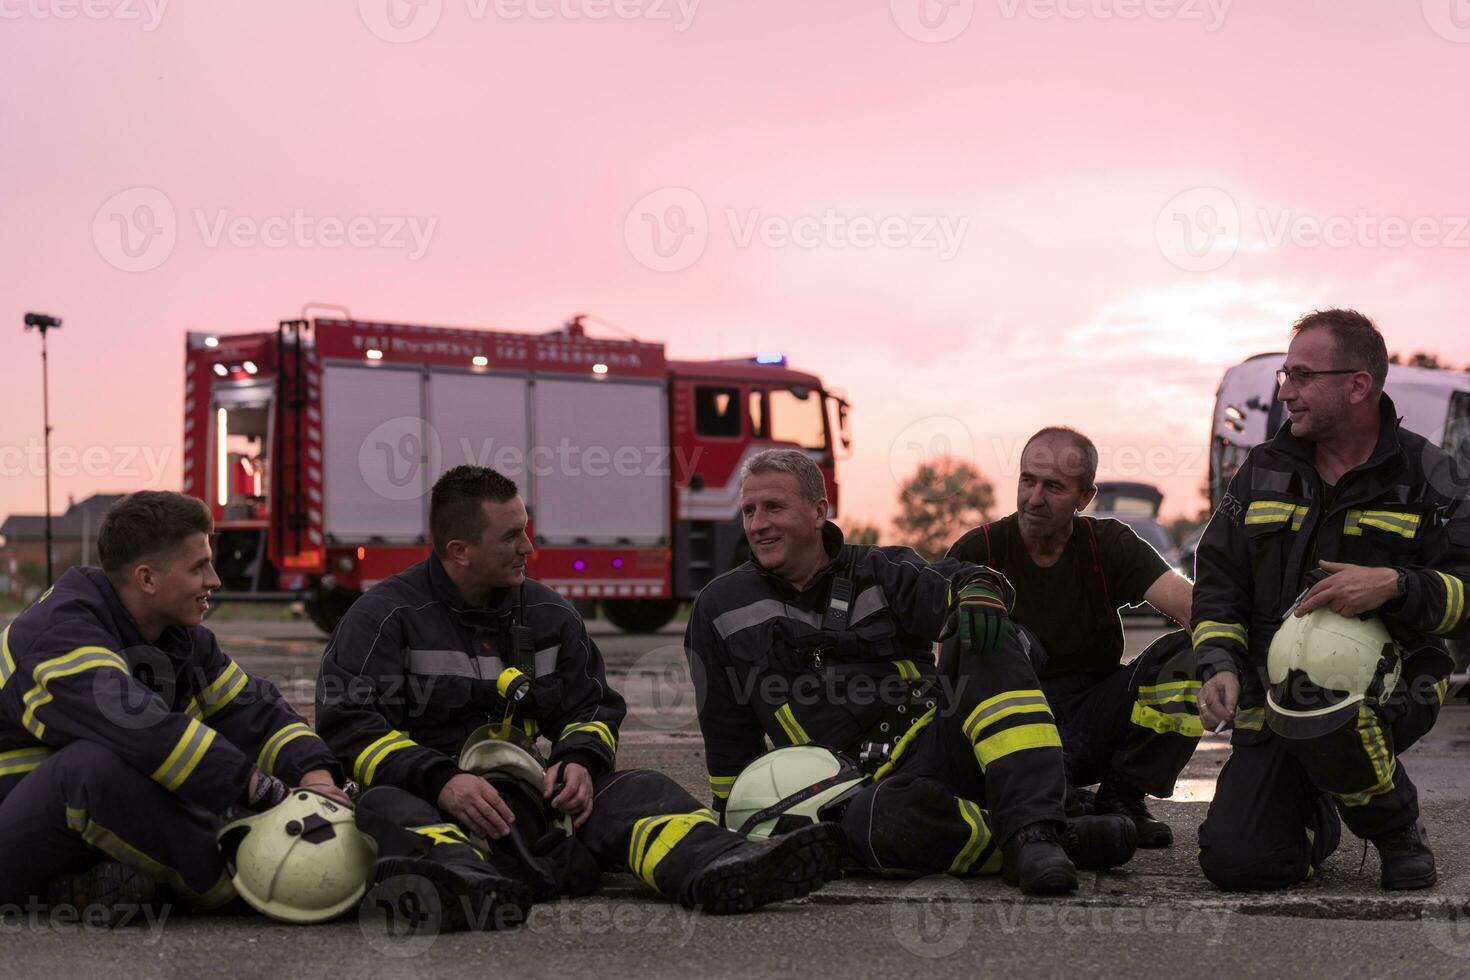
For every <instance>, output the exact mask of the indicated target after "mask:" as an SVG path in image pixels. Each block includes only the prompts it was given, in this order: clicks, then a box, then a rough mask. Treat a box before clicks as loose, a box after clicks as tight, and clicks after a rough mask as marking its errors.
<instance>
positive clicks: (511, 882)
mask: <svg viewBox="0 0 1470 980" xmlns="http://www.w3.org/2000/svg"><path fill="white" fill-rule="evenodd" d="M532 891H533V889H532V887H531V886H530V885H528V884H526V883H525V882H521V881H517V880H516V879H514V878H507V877H505V876H503V875H500V874H496V873H494V872H493V871H492V870H491V869H490V868H489V866H488V865H485V866H483V867H474V866H471V865H464V864H445V863H442V862H440V861H430V860H428V859H426V858H416V857H387V858H380V859H379V860H377V861H375V862H374V863H373V866H372V868H371V869H370V870H369V871H368V881H367V894H365V895H363V897H362V905H361V906H360V912H359V918H361V919H363V920H364V921H366V920H382V921H383V924H384V927H385V929H386V931H387V932H388V933H389V934H390V935H393V936H395V937H402V936H414V935H418V934H420V933H424V934H429V935H435V934H438V933H444V932H457V931H459V930H462V929H469V930H472V931H477V932H478V931H482V930H485V931H489V930H500V929H510V928H512V927H514V926H518V925H520V924H521V923H523V922H525V921H526V916H527V915H529V914H530V911H531V905H532V901H533V898H532Z"/></svg>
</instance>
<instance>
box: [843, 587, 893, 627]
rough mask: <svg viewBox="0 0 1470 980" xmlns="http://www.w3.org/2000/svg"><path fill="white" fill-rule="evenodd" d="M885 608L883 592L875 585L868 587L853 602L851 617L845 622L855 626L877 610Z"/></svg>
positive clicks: (885, 598) (886, 601)
mask: <svg viewBox="0 0 1470 980" xmlns="http://www.w3.org/2000/svg"><path fill="white" fill-rule="evenodd" d="M887 608H888V599H887V597H885V596H884V595H883V590H882V589H881V588H879V587H878V586H876V585H870V586H868V587H867V588H866V589H864V590H863V591H862V594H861V595H859V596H858V597H857V599H855V600H854V601H853V604H852V615H851V616H850V617H848V620H847V621H848V623H849V624H851V625H853V626H856V625H857V624H858V623H861V622H862V621H863V620H864V619H866V618H867V617H868V616H871V615H873V613H875V612H877V611H878V610H879V609H887Z"/></svg>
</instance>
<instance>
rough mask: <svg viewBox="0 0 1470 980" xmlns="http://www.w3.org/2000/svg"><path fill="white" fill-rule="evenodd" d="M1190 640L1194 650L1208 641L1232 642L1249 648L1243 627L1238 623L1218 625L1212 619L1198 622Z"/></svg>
mask: <svg viewBox="0 0 1470 980" xmlns="http://www.w3.org/2000/svg"><path fill="white" fill-rule="evenodd" d="M1190 640H1191V642H1192V643H1193V644H1194V648H1195V649H1196V650H1198V649H1199V648H1200V647H1201V646H1203V645H1204V644H1205V643H1206V642H1207V641H1209V640H1234V641H1235V642H1236V643H1239V644H1240V645H1241V646H1243V647H1249V643H1248V642H1247V638H1246V632H1245V627H1244V626H1242V625H1241V624H1239V623H1219V622H1216V621H1215V620H1213V619H1204V620H1200V623H1199V625H1198V626H1196V627H1195V628H1194V633H1193V634H1192V635H1191V637H1190Z"/></svg>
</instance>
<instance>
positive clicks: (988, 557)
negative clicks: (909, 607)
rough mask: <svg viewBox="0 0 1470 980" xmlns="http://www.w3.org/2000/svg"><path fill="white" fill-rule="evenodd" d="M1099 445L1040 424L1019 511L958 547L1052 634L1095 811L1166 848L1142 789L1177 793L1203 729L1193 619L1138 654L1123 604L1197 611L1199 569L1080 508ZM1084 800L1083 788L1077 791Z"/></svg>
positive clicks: (1047, 643)
mask: <svg viewBox="0 0 1470 980" xmlns="http://www.w3.org/2000/svg"><path fill="white" fill-rule="evenodd" d="M1096 476H1097V448H1096V447H1095V446H1093V444H1092V441H1091V440H1090V439H1088V438H1087V437H1086V436H1084V435H1082V434H1081V433H1080V432H1076V431H1074V430H1072V429H1065V428H1056V427H1054V428H1046V429H1042V430H1041V431H1040V432H1038V433H1036V435H1034V436H1032V437H1031V440H1030V441H1029V442H1028V443H1027V444H1026V448H1025V449H1024V451H1023V452H1022V454H1021V477H1020V481H1019V483H1018V486H1017V493H1016V513H1014V514H1011V515H1010V516H1009V517H1005V518H1002V519H1001V520H999V521H995V522H994V523H991V524H987V525H985V526H983V527H978V528H975V529H973V530H971V531H969V532H967V533H966V534H965V535H964V536H963V537H961V538H960V539H959V540H958V541H956V542H955V543H954V546H953V547H951V548H950V550H949V557H951V558H958V559H960V560H962V561H969V562H976V563H979V564H984V565H988V566H990V567H991V568H994V569H996V570H997V571H1000V572H1001V573H1003V574H1004V575H1005V576H1006V578H1008V579H1009V580H1010V582H1011V584H1012V585H1013V586H1014V587H1015V589H1016V605H1015V608H1014V610H1013V612H1012V617H1011V618H1012V620H1013V621H1014V622H1017V623H1020V624H1021V625H1022V626H1024V627H1025V628H1026V629H1027V630H1028V631H1030V633H1031V634H1032V635H1033V636H1034V637H1035V638H1036V639H1037V640H1039V641H1040V645H1041V648H1042V650H1043V651H1044V653H1045V656H1046V662H1045V664H1043V665H1041V666H1040V667H1039V668H1038V671H1037V673H1038V674H1039V675H1040V678H1041V687H1042V690H1043V691H1044V692H1045V694H1046V697H1047V700H1048V702H1050V704H1051V707H1052V711H1053V712H1054V714H1055V715H1056V719H1057V726H1058V728H1059V729H1060V730H1061V735H1062V745H1063V748H1064V750H1065V753H1066V766H1067V777H1068V782H1069V784H1070V787H1071V788H1072V789H1073V790H1075V789H1077V788H1080V787H1084V786H1090V785H1092V784H1093V783H1101V786H1100V787H1099V790H1098V793H1097V796H1096V799H1095V803H1094V804H1093V807H1094V811H1095V812H1097V813H1121V814H1124V815H1126V816H1128V817H1131V818H1132V819H1133V821H1134V823H1135V824H1136V825H1137V827H1138V844H1139V846H1140V847H1167V846H1168V845H1170V844H1172V843H1173V841H1174V834H1173V831H1171V830H1170V829H1169V825H1168V824H1166V823H1164V822H1163V821H1161V820H1159V819H1157V818H1156V817H1154V815H1153V814H1152V813H1150V812H1149V809H1148V807H1147V805H1146V804H1145V803H1144V794H1145V793H1150V794H1152V795H1154V796H1170V795H1172V794H1173V792H1174V781H1175V780H1176V779H1177V778H1178V775H1179V772H1180V770H1181V769H1183V768H1184V765H1185V763H1187V762H1188V761H1189V757H1190V756H1191V755H1192V754H1193V753H1194V747H1195V744H1196V743H1197V742H1198V741H1199V738H1200V735H1201V734H1202V728H1201V725H1200V720H1199V705H1198V696H1199V688H1200V685H1199V682H1198V681H1196V680H1195V679H1194V676H1195V675H1194V660H1193V654H1192V652H1191V650H1190V643H1189V636H1188V633H1187V632H1186V631H1183V630H1181V631H1178V632H1175V633H1171V634H1168V635H1166V636H1164V637H1162V638H1160V639H1159V640H1156V641H1155V642H1154V643H1153V644H1152V645H1150V646H1149V648H1148V649H1147V650H1146V651H1144V653H1143V654H1142V655H1141V656H1140V657H1138V658H1137V659H1135V660H1134V661H1133V662H1132V663H1130V664H1128V665H1127V666H1126V667H1125V666H1123V665H1122V663H1121V661H1122V657H1123V647H1124V641H1123V623H1122V620H1121V619H1120V618H1119V616H1118V608H1119V607H1120V606H1128V605H1134V604H1137V603H1140V602H1145V601H1146V602H1149V603H1152V604H1153V606H1154V607H1155V608H1156V609H1158V610H1159V611H1160V612H1162V613H1164V615H1166V616H1168V617H1169V618H1171V619H1173V620H1175V621H1176V622H1179V623H1183V624H1188V623H1189V615H1190V593H1191V589H1192V586H1191V585H1190V582H1189V580H1188V579H1186V578H1185V577H1184V576H1182V575H1180V574H1179V573H1178V572H1176V571H1174V570H1173V569H1172V568H1170V567H1169V564H1168V563H1167V562H1165V561H1164V559H1163V558H1161V557H1160V556H1159V553H1158V552H1157V551H1155V550H1154V549H1153V548H1152V547H1151V546H1150V545H1149V544H1148V543H1147V542H1145V541H1144V540H1143V539H1141V538H1140V537H1139V536H1138V535H1137V534H1135V533H1134V531H1133V529H1132V528H1130V527H1129V526H1128V525H1127V524H1124V523H1122V522H1121V521H1114V520H1108V519H1102V520H1096V519H1093V518H1090V517H1083V516H1081V515H1080V514H1079V513H1078V512H1079V511H1081V510H1082V509H1084V508H1085V507H1086V506H1087V505H1088V504H1089V503H1091V501H1092V498H1093V496H1094V495H1095V494H1096V493H1097V486H1096V482H1095V480H1096ZM1072 799H1073V800H1075V801H1076V802H1077V805H1078V806H1085V804H1084V803H1083V802H1082V800H1083V794H1077V793H1075V792H1074V793H1073V794H1072Z"/></svg>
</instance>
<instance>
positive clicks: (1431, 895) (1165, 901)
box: [0, 620, 1470, 980]
mask: <svg viewBox="0 0 1470 980" xmlns="http://www.w3.org/2000/svg"><path fill="white" fill-rule="evenodd" d="M212 625H214V627H215V629H216V632H217V633H218V634H219V637H220V642H221V645H222V646H223V647H224V648H225V650H226V651H227V652H228V653H230V654H231V655H232V656H234V657H235V658H236V659H237V660H239V661H240V663H241V664H242V665H243V666H245V667H246V668H247V669H248V670H250V671H251V672H252V673H261V674H264V675H266V676H268V677H270V678H271V679H272V680H274V681H275V682H276V683H277V684H278V685H279V686H280V687H281V688H282V689H283V690H284V691H286V693H287V695H288V696H289V697H291V698H292V700H293V701H295V702H296V703H297V704H298V706H300V707H301V708H302V709H303V710H304V711H306V712H308V713H309V709H310V697H311V688H312V680H313V678H314V677H315V669H316V660H317V658H319V656H320V654H321V650H322V647H323V645H324V638H323V637H322V636H320V635H319V634H318V633H317V632H316V630H315V629H314V628H313V627H311V626H310V625H309V624H305V623H290V622H287V623H256V622H252V621H249V620H237V621H232V622H219V623H217V624H212ZM591 628H592V632H593V634H594V637H595V639H596V640H597V642H598V643H599V645H600V646H601V648H602V650H603V652H604V655H605V657H606V659H607V661H608V666H609V675H610V678H611V679H612V680H613V682H614V683H615V684H618V685H619V686H620V688H621V690H622V691H623V693H624V695H625V697H627V699H628V702H629V717H628V721H627V723H626V724H625V726H624V729H623V737H622V740H621V750H620V765H622V766H624V767H637V766H648V767H651V768H656V769H660V770H662V771H664V772H666V773H668V774H669V775H670V776H672V777H673V778H674V779H676V780H678V781H679V782H680V783H682V784H683V785H685V786H686V787H688V788H689V790H690V791H691V792H693V793H694V794H695V796H697V797H700V798H703V797H704V796H705V795H706V793H707V790H706V788H705V778H704V776H705V774H704V767H703V758H702V743H701V741H700V737H699V731H698V725H697V723H696V720H695V714H694V690H693V685H692V684H691V683H690V680H689V673H688V669H687V667H686V666H685V665H684V659H683V656H682V647H681V643H680V639H681V637H680V632H679V630H678V628H677V627H676V626H670V627H668V628H666V629H665V630H664V631H663V632H662V633H660V634H658V635H655V636H626V635H623V634H620V633H617V632H616V631H614V630H612V629H611V628H610V627H605V626H604V625H603V624H600V623H596V622H594V623H593V624H592V627H591ZM1159 631H1160V630H1159V628H1157V627H1156V626H1154V625H1152V624H1150V623H1147V622H1143V623H1139V624H1135V625H1134V626H1133V627H1132V628H1130V630H1129V646H1130V650H1132V651H1135V652H1136V651H1137V650H1140V649H1142V647H1143V646H1145V645H1146V644H1147V643H1148V642H1149V641H1150V640H1151V639H1153V638H1154V637H1155V636H1157V635H1158V634H1159ZM1228 754H1229V744H1228V742H1227V741H1226V740H1225V738H1224V737H1223V736H1222V737H1215V736H1206V738H1205V739H1204V741H1202V742H1201V744H1200V747H1199V750H1198V751H1197V752H1196V753H1195V756H1194V758H1193V760H1192V761H1191V762H1190V764H1189V766H1188V768H1187V769H1186V770H1185V772H1184V774H1183V777H1182V778H1181V780H1180V782H1179V786H1178V791H1177V792H1176V794H1175V796H1174V798H1173V799H1171V800H1167V801H1157V802H1155V803H1154V804H1153V806H1154V810H1155V812H1156V813H1157V814H1158V815H1159V816H1161V817H1162V818H1163V819H1165V820H1167V821H1168V822H1169V823H1170V824H1171V825H1172V826H1173V828H1174V831H1175V836H1176V841H1175V844H1174V846H1173V847H1171V848H1167V849H1163V850H1155V851H1140V852H1139V853H1138V855H1137V856H1136V857H1135V858H1134V860H1133V861H1132V862H1131V863H1130V864H1129V865H1128V866H1127V867H1126V868H1124V869H1122V870H1119V871H1113V872H1102V873H1095V874H1094V873H1083V874H1082V876H1081V877H1082V888H1081V889H1080V890H1079V891H1078V892H1077V893H1076V894H1075V895H1072V896H1069V897H1066V898H1060V899H1055V898H1053V899H1033V898H1026V897H1022V896H1021V895H1020V894H1019V893H1018V892H1016V890H1015V889H1012V888H1007V887H1005V886H1004V885H1002V884H1001V883H1000V882H999V880H998V879H995V878H981V879H971V880H964V881H961V880H957V879H952V878H947V877H937V878H925V879H920V880H917V881H888V880H882V879H879V878H875V877H871V876H867V875H851V876H849V877H847V878H845V879H843V880H841V881H838V882H834V883H833V884H831V885H829V886H828V887H826V888H825V889H823V890H822V891H821V892H819V893H818V894H816V895H814V896H812V897H810V898H808V899H805V900H803V901H799V902H790V903H786V904H784V905H779V906H773V907H770V908H767V909H765V910H762V911H760V912H758V913H756V914H753V915H748V916H741V917H731V918H713V917H705V916H701V915H698V914H695V913H690V912H687V911H684V910H682V909H678V908H675V907H674V906H672V905H670V904H669V903H667V902H665V901H663V900H661V899H659V898H658V897H656V896H654V895H652V893H650V892H649V891H648V890H647V889H645V888H643V887H642V886H641V885H639V884H638V883H637V882H635V881H634V880H633V879H632V878H630V877H628V876H626V875H609V876H607V878H606V880H605V882H604V885H603V888H602V890H601V892H600V893H599V894H598V895H596V896H593V897H591V898H586V899H579V900H575V901H562V902H556V903H552V904H549V905H545V906H540V907H538V908H537V909H536V910H535V911H534V913H533V915H532V917H531V920H530V922H529V923H527V925H526V926H525V927H524V928H522V929H519V930H516V931H513V932H509V933H476V934H459V935H452V936H442V937H426V936H410V935H394V934H391V933H390V932H387V931H385V930H384V928H383V925H382V922H381V921H380V920H376V919H374V918H372V917H369V918H366V919H359V918H358V917H357V916H349V917H348V918H347V919H345V920H342V921H339V922H336V923H332V924H330V925H325V926H314V927H293V926H287V925H283V924H280V923H275V922H272V921H270V920H267V919H265V918H262V917H259V916H254V915H213V916H206V915H183V914H176V915H173V916H170V917H168V918H166V919H162V920H153V921H145V920H143V919H141V918H140V919H139V921H137V922H135V923H133V924H130V925H128V926H126V927H124V928H121V929H116V930H111V931H108V930H102V929H98V928H96V927H95V926H92V925H89V924H86V923H57V922H48V921H47V920H46V918H45V917H44V916H40V915H31V914H28V913H27V911H26V910H0V911H8V913H9V914H8V915H7V916H6V917H5V918H3V919H0V963H3V966H0V976H7V977H8V976H15V977H27V978H29V977H47V978H55V980H60V978H70V977H93V978H95V977H107V978H108V980H131V978H134V977H150V978H151V977H169V978H173V977H178V978H195V977H199V976H208V975H215V974H224V973H228V974H231V975H236V976H241V977H286V976H292V977H295V976H300V977H317V976H331V977H363V978H369V977H374V978H375V977H384V978H407V977H434V978H436V980H459V978H466V980H468V978H475V980H481V978H483V977H485V976H486V975H506V974H510V975H514V976H516V977H517V978H521V977H525V978H530V977H542V976H547V977H557V978H566V977H577V976H589V977H590V976H599V977H600V976H607V977H637V978H639V980H653V978H659V977H677V978H681V980H691V978H704V977H714V976H751V977H783V978H796V977H805V976H820V977H828V976H832V977H842V976H850V977H867V976H875V975H888V976H894V975H908V974H913V973H922V974H923V975H925V976H936V977H947V976H977V975H987V974H988V975H991V976H997V977H1005V978H1007V980H1011V978H1023V977H1033V976H1035V977H1064V978H1073V977H1075V978H1084V977H1133V978H1136V977H1140V976H1154V977H1157V976H1169V977H1187V978H1195V977H1204V978H1210V980H1214V978H1217V977H1220V978H1223V977H1237V976H1239V977H1254V976H1261V977H1272V978H1279V977H1280V976H1282V975H1283V974H1285V975H1301V976H1317V975H1323V976H1331V977H1334V978H1344V977H1379V976H1385V977H1386V976H1414V977H1421V978H1429V977H1467V976H1470V846H1467V845H1470V819H1467V818H1470V764H1467V763H1470V707H1466V706H1465V705H1464V704H1463V703H1456V704H1452V705H1450V706H1447V708H1446V710H1445V711H1444V713H1443V714H1442V715H1441V718H1440V721H1439V724H1438V725H1437V726H1436V728H1435V729H1434V730H1433V731H1432V732H1431V733H1430V734H1429V736H1427V737H1426V738H1425V739H1424V740H1423V741H1422V742H1421V743H1420V744H1419V745H1416V746H1415V747H1414V748H1413V749H1411V750H1410V751H1409V752H1408V753H1406V755H1405V756H1404V764H1405V765H1406V766H1407V767H1408V770H1409V772H1410V773H1411V774H1412V775H1413V778H1414V781H1415V783H1416V784H1417V785H1418V786H1419V788H1420V794H1421V802H1422V805H1423V810H1424V816H1425V821H1426V824H1427V826H1428V828H1429V833H1430V842H1431V844H1432V845H1433V847H1434V850H1435V853H1436V856H1437V858H1438V862H1439V872H1440V883H1439V884H1438V885H1437V886H1436V887H1434V888H1431V889H1428V890H1425V891H1422V892H1412V893H1387V892H1383V891H1382V890H1380V889H1379V887H1378V863H1377V855H1376V852H1375V851H1374V850H1373V848H1372V847H1368V848H1366V851H1365V849H1364V847H1363V845H1362V842H1360V841H1358V840H1357V839H1356V838H1354V837H1352V836H1351V835H1350V834H1346V833H1345V834H1344V841H1343V845H1342V847H1341V848H1340V849H1339V850H1338V852H1337V854H1335V855H1334V856H1333V857H1332V858H1331V859H1330V860H1329V861H1328V863H1327V866H1326V867H1325V868H1324V869H1323V872H1322V873H1321V874H1320V875H1318V876H1316V877H1315V878H1314V879H1313V880H1312V881H1311V882H1309V883H1308V884H1306V885H1303V886H1301V887H1299V888H1296V889H1292V890H1289V891H1285V892H1275V893H1266V894H1252V895H1238V894H1227V893H1222V892H1220V891H1218V890H1216V889H1215V888H1214V887H1213V886H1212V885H1210V884H1209V882H1207V881H1206V880H1205V879H1204V878H1203V876H1202V875H1201V874H1200V872H1199V868H1198V865H1197V864H1196V862H1195V853H1196V828H1197V827H1198V825H1199V823H1200V821H1201V819H1202V818H1203V816H1204V813H1205V810H1206V808H1207V807H1208V805H1209V801H1210V799H1211V797H1212V793H1213V787H1214V779H1215V775H1216V774H1217V773H1218V772H1219V768H1220V766H1221V765H1222V764H1223V763H1224V761H1225V759H1226V758H1227V757H1228ZM0 846H3V845H0ZM512 971H513V972H512Z"/></svg>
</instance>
